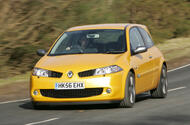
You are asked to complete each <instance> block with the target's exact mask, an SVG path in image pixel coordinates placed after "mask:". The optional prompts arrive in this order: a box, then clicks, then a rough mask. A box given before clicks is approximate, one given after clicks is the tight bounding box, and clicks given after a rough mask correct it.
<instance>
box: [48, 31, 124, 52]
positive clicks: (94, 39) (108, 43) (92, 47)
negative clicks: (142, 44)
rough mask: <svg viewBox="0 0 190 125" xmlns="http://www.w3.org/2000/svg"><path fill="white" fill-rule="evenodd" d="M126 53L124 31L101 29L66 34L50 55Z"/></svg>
mask: <svg viewBox="0 0 190 125" xmlns="http://www.w3.org/2000/svg"><path fill="white" fill-rule="evenodd" d="M125 51H126V40H125V32H124V30H115V29H101V30H81V31H72V32H65V33H64V34H63V35H62V36H61V37H60V38H59V40H58V41H57V42H56V44H55V45H54V47H53V48H52V50H51V52H50V53H49V55H62V54H84V53H113V54H117V53H123V52H125Z"/></svg>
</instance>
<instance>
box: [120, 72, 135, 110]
mask: <svg viewBox="0 0 190 125" xmlns="http://www.w3.org/2000/svg"><path fill="white" fill-rule="evenodd" d="M135 97H136V91H135V76H134V74H133V73H132V72H129V74H128V76H127V80H126V85H125V96H124V99H123V100H122V101H121V102H120V104H119V105H120V107H121V108H132V107H133V106H134V104H135Z"/></svg>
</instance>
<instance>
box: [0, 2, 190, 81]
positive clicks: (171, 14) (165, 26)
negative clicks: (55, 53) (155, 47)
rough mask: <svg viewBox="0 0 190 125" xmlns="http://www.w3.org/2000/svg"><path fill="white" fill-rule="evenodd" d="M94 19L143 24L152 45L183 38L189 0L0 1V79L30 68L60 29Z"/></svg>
mask: <svg viewBox="0 0 190 125" xmlns="http://www.w3.org/2000/svg"><path fill="white" fill-rule="evenodd" d="M99 23H101V24H102V23H140V24H144V25H147V26H148V27H149V29H150V31H151V33H152V35H153V38H154V41H155V43H156V44H158V43H162V42H165V41H166V40H168V39H172V38H178V37H189V36H190V0H0V78H4V77H8V76H13V75H16V74H22V73H26V72H27V71H30V70H31V69H32V67H33V66H34V64H35V63H36V61H37V60H38V59H39V57H38V56H37V55H36V54H35V52H36V50H37V49H39V48H44V49H46V50H47V49H48V48H49V47H50V45H51V44H52V43H53V41H54V40H55V39H56V37H57V36H58V35H59V34H60V33H62V32H63V31H64V30H65V29H67V28H69V27H72V26H78V25H86V24H99ZM189 42H190V41H189Z"/></svg>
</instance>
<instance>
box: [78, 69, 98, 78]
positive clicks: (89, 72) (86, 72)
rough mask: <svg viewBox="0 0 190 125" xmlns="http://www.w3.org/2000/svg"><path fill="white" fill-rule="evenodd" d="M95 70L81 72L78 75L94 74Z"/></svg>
mask: <svg viewBox="0 0 190 125" xmlns="http://www.w3.org/2000/svg"><path fill="white" fill-rule="evenodd" d="M94 72H95V70H87V71H83V72H79V73H78V75H79V77H87V76H93V75H94Z"/></svg>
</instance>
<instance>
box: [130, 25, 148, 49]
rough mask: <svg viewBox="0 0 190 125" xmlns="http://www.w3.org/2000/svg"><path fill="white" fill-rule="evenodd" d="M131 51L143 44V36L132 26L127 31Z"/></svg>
mask: <svg viewBox="0 0 190 125" xmlns="http://www.w3.org/2000/svg"><path fill="white" fill-rule="evenodd" d="M129 37H130V44H131V51H134V50H135V49H136V48H137V47H139V46H145V45H144V42H143V38H142V37H141V34H140V33H139V31H138V29H137V28H132V29H131V30H130V33H129Z"/></svg>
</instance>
